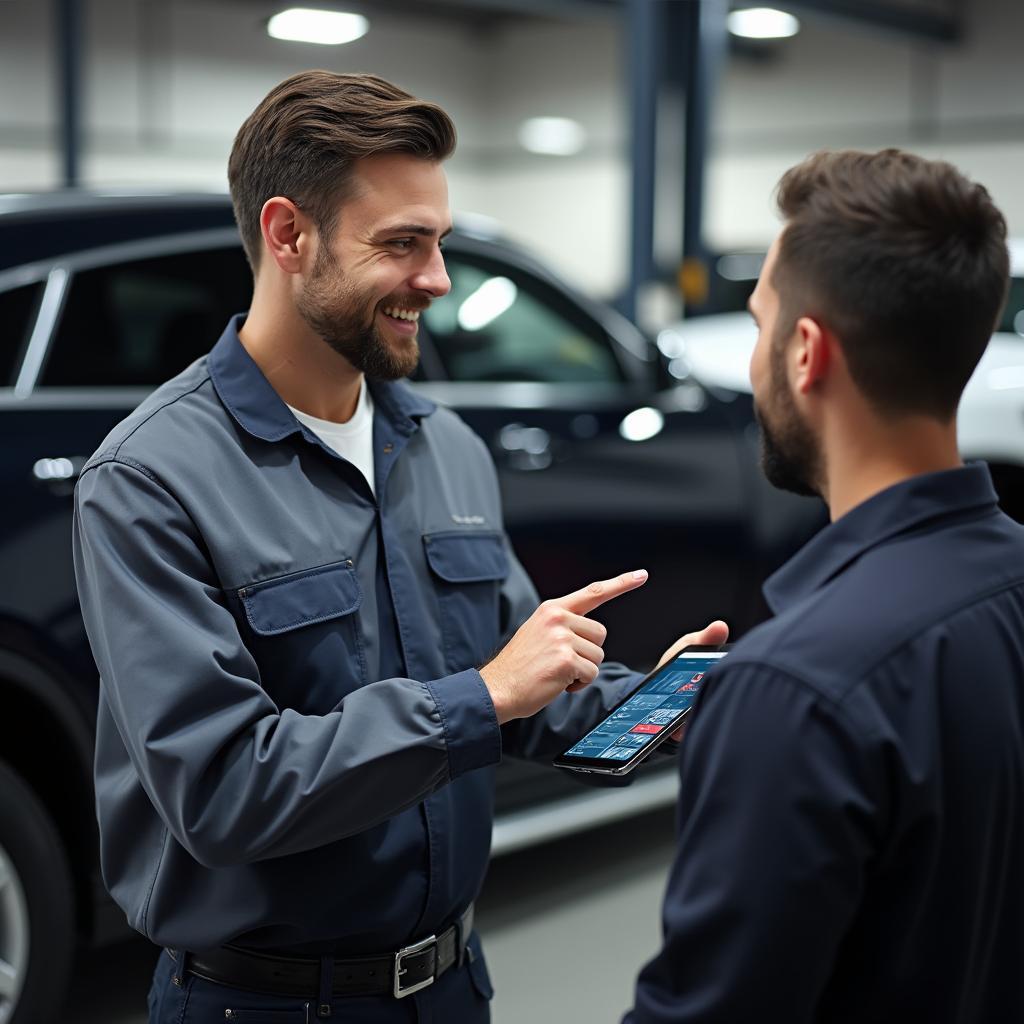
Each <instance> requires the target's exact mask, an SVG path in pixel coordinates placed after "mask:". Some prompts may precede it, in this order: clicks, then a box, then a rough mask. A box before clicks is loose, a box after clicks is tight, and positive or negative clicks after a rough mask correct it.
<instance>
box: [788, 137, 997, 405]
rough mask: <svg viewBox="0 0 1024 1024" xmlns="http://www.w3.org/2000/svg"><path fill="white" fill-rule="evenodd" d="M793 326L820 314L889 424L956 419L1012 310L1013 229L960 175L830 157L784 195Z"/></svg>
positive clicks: (943, 167)
mask: <svg viewBox="0 0 1024 1024" xmlns="http://www.w3.org/2000/svg"><path fill="white" fill-rule="evenodd" d="M777 198H778V205H779V209H780V211H781V213H782V215H783V217H784V218H785V220H786V225H785V228H784V229H783V232H782V235H781V238H780V241H779V250H778V261H777V263H776V268H775V273H774V275H773V284H774V286H775V288H776V290H777V291H778V292H779V294H780V298H781V308H780V326H781V327H782V328H783V329H785V327H786V325H787V324H788V325H790V326H791V325H792V324H793V323H794V322H795V321H796V319H797V318H799V317H800V316H804V315H806V316H813V317H815V318H816V319H821V321H822V322H823V323H824V324H826V325H827V326H828V327H829V328H830V329H831V330H833V331H834V332H835V334H836V336H837V338H838V339H839V341H840V343H841V345H842V347H843V353H844V356H845V357H846V361H847V364H848V366H849V368H850V374H851V376H852V377H853V379H854V382H855V383H856V384H857V386H858V387H859V388H860V390H861V391H862V392H863V394H864V395H865V396H866V397H867V398H868V399H869V401H871V402H872V404H873V405H874V406H875V408H876V409H877V410H878V411H879V412H881V413H883V414H887V415H900V414H906V413H921V414H925V415H929V416H934V417H936V418H939V419H941V420H948V419H949V418H950V417H952V416H953V415H954V413H955V412H956V407H957V403H958V402H959V400H960V395H961V393H962V392H963V389H964V386H965V385H966V384H967V381H968V379H969V378H970V376H971V374H972V373H973V372H974V368H975V367H976V366H977V364H978V360H979V359H980V358H981V356H982V353H983V352H984V351H985V346H986V345H987V344H988V340H989V338H990V337H991V334H992V331H993V328H994V326H995V323H996V320H997V317H998V316H999V313H1000V311H1001V309H1002V306H1003V303H1004V302H1005V301H1006V289H1007V285H1008V275H1009V256H1008V254H1007V250H1006V222H1005V221H1004V219H1003V215H1002V214H1001V213H1000V212H999V210H998V209H997V208H996V206H995V204H994V203H993V202H992V198H991V196H990V195H989V194H988V192H987V191H986V189H985V188H984V187H983V186H981V185H978V184H976V183H974V182H971V181H968V180H967V178H965V177H964V176H963V175H962V174H961V173H960V172H959V171H958V170H957V169H956V168H955V167H953V166H952V165H950V164H948V163H943V162H941V161H936V160H925V159H924V158H923V157H920V156H915V155H914V154H912V153H905V152H902V151H901V150H898V149H885V150H882V151H881V152H878V153H861V152H856V151H853V150H846V151H842V152H819V153H815V154H814V155H812V156H810V157H809V158H808V159H807V160H805V161H804V162H803V163H801V164H799V165H797V166H796V167H793V168H791V169H790V170H789V171H787V172H786V173H785V174H784V175H783V177H782V180H781V181H780V182H779V186H778V193H777Z"/></svg>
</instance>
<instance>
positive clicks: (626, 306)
mask: <svg viewBox="0 0 1024 1024" xmlns="http://www.w3.org/2000/svg"><path fill="white" fill-rule="evenodd" d="M661 14H662V5H661V0H628V3H627V28H628V32H627V35H628V40H629V61H628V66H629V92H630V143H631V145H630V150H631V154H632V197H631V212H632V223H631V236H630V250H629V251H630V260H629V285H628V287H627V291H626V294H625V296H624V297H623V300H622V303H621V308H622V312H623V313H624V314H625V315H626V316H627V317H629V319H630V320H635V319H636V315H637V305H638V299H639V295H640V292H641V290H642V288H643V286H644V285H645V284H647V282H648V281H650V280H651V279H652V277H653V276H654V186H655V178H654V167H655V141H656V140H655V130H656V128H655V126H656V119H657V103H658V82H659V81H660V79H661V66H660V65H661V61H660V60H659V57H660V54H661V47H660V46H659V41H660V38H659V31H658V28H659V21H660V15H661Z"/></svg>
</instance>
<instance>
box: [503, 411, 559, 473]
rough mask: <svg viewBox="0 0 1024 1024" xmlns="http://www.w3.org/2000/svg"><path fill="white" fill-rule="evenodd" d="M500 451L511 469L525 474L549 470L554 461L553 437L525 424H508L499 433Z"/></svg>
mask: <svg viewBox="0 0 1024 1024" xmlns="http://www.w3.org/2000/svg"><path fill="white" fill-rule="evenodd" d="M498 449H499V451H500V453H501V455H502V456H503V459H502V461H503V462H504V463H505V465H507V466H508V467H509V469H515V470H518V471H519V472H523V473H531V472H536V471H537V470H541V469H547V468H548V466H550V465H551V463H552V462H553V461H554V457H553V456H552V454H551V435H550V434H549V433H548V432H547V431H546V430H544V429H543V428H541V427H528V426H527V425H526V424H525V423H506V424H505V426H503V427H502V428H501V430H500V431H498Z"/></svg>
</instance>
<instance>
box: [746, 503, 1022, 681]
mask: <svg viewBox="0 0 1024 1024" xmlns="http://www.w3.org/2000/svg"><path fill="white" fill-rule="evenodd" d="M1013 592H1017V593H1019V594H1021V595H1024V527H1021V526H1020V525H1019V524H1017V523H1014V522H1013V521H1012V520H1010V519H1008V518H1007V517H1006V516H1005V515H1003V514H1002V513H1001V512H995V513H992V514H990V515H987V516H984V517H980V518H977V519H975V520H973V521H970V522H965V523H960V524H952V525H950V526H947V527H943V528H940V529H935V530H930V531H929V530H923V531H919V532H917V533H914V534H911V535H908V536H906V537H901V538H898V539H897V540H895V541H892V542H890V543H886V544H882V545H879V546H878V547H876V548H874V549H872V550H870V551H868V552H866V553H865V554H864V555H862V556H861V557H860V558H859V559H858V560H857V561H856V562H855V563H854V564H853V565H851V566H850V567H848V568H847V569H846V570H845V571H843V572H842V573H841V574H840V575H838V576H837V577H835V578H834V579H832V580H831V581H829V582H828V583H826V584H825V585H824V586H823V587H821V588H819V589H818V590H816V591H814V592H813V593H812V594H810V595H808V596H807V597H806V598H805V599H803V600H802V601H799V602H797V603H796V604H795V605H793V606H791V607H789V608H787V609H786V610H785V611H784V612H782V613H781V614H779V615H778V616H776V617H775V618H773V619H771V620H770V621H768V622H766V623H764V624H763V625H761V626H759V627H757V628H756V629H754V630H752V631H751V632H750V633H749V634H748V635H747V636H746V637H744V639H743V640H742V641H741V642H740V643H739V644H738V645H737V648H736V650H735V652H734V654H733V655H732V656H731V658H730V661H733V662H734V663H735V662H738V661H740V660H744V661H752V662H756V663H758V664H761V665H763V666H765V667H766V668H771V669H774V670H777V671H778V672H781V673H784V674H785V675H787V676H788V677H791V678H794V679H799V680H801V681H802V682H803V684H804V685H806V686H808V687H810V688H812V689H814V690H815V691H816V692H818V693H819V694H820V695H822V696H823V697H826V698H828V699H829V700H833V701H842V700H844V699H846V698H847V697H848V696H849V695H850V693H851V692H852V691H853V690H854V689H856V688H857V687H858V685H860V684H862V683H864V682H865V681H867V680H868V679H870V678H871V677H872V676H873V675H875V674H877V673H878V672H879V671H881V670H883V669H884V668H885V667H886V666H892V665H894V664H895V663H897V662H906V663H907V664H908V665H913V664H916V663H918V662H920V661H921V659H922V657H926V654H925V652H931V654H935V655H936V656H937V646H936V645H939V644H941V643H944V642H945V643H948V642H951V641H950V638H951V637H952V638H953V639H952V642H955V643H960V642H966V640H967V638H966V635H965V636H964V637H963V638H961V635H960V634H961V632H964V631H962V630H960V629H959V628H957V627H956V622H957V621H958V620H959V619H960V618H963V617H964V616H970V617H972V618H975V617H976V615H977V614H978V612H979V609H980V610H981V612H982V613H984V611H985V609H986V608H987V606H988V603H989V602H990V601H992V600H993V599H995V598H997V597H998V595H1000V594H1007V593H1013ZM942 637H946V640H945V641H943V640H942ZM933 649H935V650H933ZM931 654H928V655H927V657H930V656H931Z"/></svg>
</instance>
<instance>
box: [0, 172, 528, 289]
mask: <svg viewBox="0 0 1024 1024" xmlns="http://www.w3.org/2000/svg"><path fill="white" fill-rule="evenodd" d="M234 226H235V215H234V210H233V209H232V206H231V197H230V196H229V195H228V193H227V192H216V191H209V192H198V191H197V192H182V191H177V190H174V189H163V190H154V189H116V190H115V189H111V190H89V189H65V190H57V191H52V192H20V193H11V194H7V195H3V194H0V239H2V244H0V270H6V269H9V268H10V267H15V266H21V265H24V264H28V263H35V262H37V261H41V260H48V259H52V258H54V257H56V256H62V255H64V254H66V253H72V252H82V251H85V250H88V249H95V248H99V247H101V246H109V245H116V244H117V243H120V242H131V241H135V240H138V239H147V238H155V237H161V236H166V235H176V234H183V233H185V232H190V231H202V230H205V229H209V228H218V227H234ZM51 228H52V229H51ZM453 234H454V238H453V240H454V241H455V242H456V243H458V242H459V241H460V240H466V239H475V240H477V241H483V242H488V243H494V244H498V245H500V246H501V247H502V248H504V249H508V250H514V251H516V252H517V254H518V255H519V256H520V257H521V258H526V259H528V258H529V254H528V253H526V252H524V251H522V250H521V249H520V248H519V246H517V245H515V243H512V242H510V241H509V239H507V238H504V237H502V234H501V231H500V229H499V228H498V226H497V222H496V221H493V220H491V219H490V218H489V217H485V216H482V215H480V214H473V213H464V214H460V215H459V216H458V217H456V218H455V231H454V233H453Z"/></svg>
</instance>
